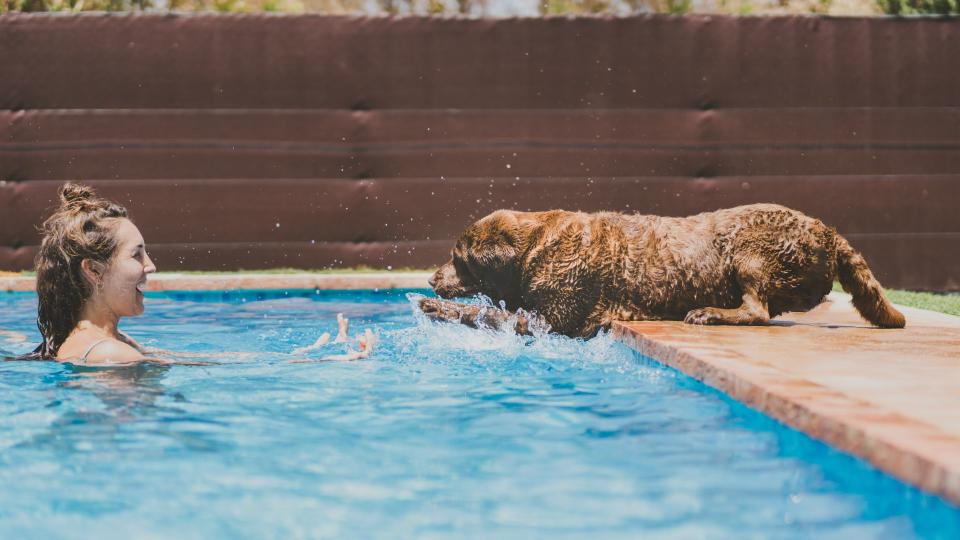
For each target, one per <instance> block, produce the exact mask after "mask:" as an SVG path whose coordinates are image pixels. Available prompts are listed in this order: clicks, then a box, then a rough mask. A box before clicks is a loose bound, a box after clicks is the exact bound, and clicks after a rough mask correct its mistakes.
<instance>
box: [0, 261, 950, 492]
mask: <svg viewBox="0 0 960 540" xmlns="http://www.w3.org/2000/svg"><path fill="white" fill-rule="evenodd" d="M428 277H429V274H428V273H423V272H420V273H413V272H410V273H403V272H377V273H343V274H308V273H304V274H223V275H197V274H170V273H161V274H156V275H155V276H152V277H151V279H150V282H149V289H150V290H153V291H163V290H222V289H314V288H315V289H365V288H372V289H390V288H422V287H427V278H428ZM33 289H34V280H33V278H32V277H19V276H0V291H30V290H33ZM901 310H902V311H903V312H904V314H905V315H906V317H907V328H905V329H903V330H880V329H876V328H872V327H870V326H869V325H867V324H866V323H865V322H863V320H861V319H860V317H859V316H858V315H857V314H856V312H855V311H854V310H853V307H852V306H851V305H850V302H849V297H848V296H847V295H843V294H837V293H834V294H831V295H830V301H829V302H826V303H824V304H822V305H821V306H819V307H817V308H816V309H815V310H813V311H811V312H809V313H789V314H786V315H784V316H782V317H780V318H778V319H776V320H775V321H774V324H773V325H772V326H766V327H729V326H728V327H698V326H689V325H684V324H682V323H679V322H621V323H616V324H615V326H614V329H613V332H614V335H615V336H616V337H617V338H618V339H620V340H622V341H623V342H625V343H627V344H628V345H630V346H632V347H634V348H635V349H637V350H638V351H640V352H641V353H643V354H644V355H646V356H648V357H650V358H652V359H654V360H657V361H659V362H662V363H664V364H667V365H669V366H672V367H674V368H676V369H678V370H680V371H682V372H684V373H686V374H687V375H690V376H692V377H694V378H696V379H699V380H701V381H704V382H705V383H707V384H709V385H710V386H713V387H715V388H717V389H719V390H721V391H723V392H725V393H727V394H728V395H730V396H732V397H733V398H734V399H737V400H739V401H741V402H744V403H746V404H747V405H749V406H751V407H753V408H755V409H758V410H760V411H762V412H764V413H766V414H768V415H770V416H772V417H774V418H776V419H778V420H780V421H782V422H784V423H785V424H787V425H789V426H791V427H793V428H796V429H798V430H800V431H803V432H805V433H807V434H809V435H811V436H812V437H815V438H817V439H820V440H823V441H825V442H827V443H829V444H831V445H833V446H835V447H837V448H840V449H842V450H845V451H847V452H849V453H851V454H854V455H857V456H860V457H862V458H864V459H866V460H867V461H869V462H871V463H873V464H874V465H875V466H877V467H878V468H880V469H882V470H884V471H886V472H887V473H889V474H892V475H893V476H896V477H898V478H900V479H901V480H903V481H905V482H908V483H910V484H913V485H915V486H918V487H920V488H921V489H924V490H926V491H929V492H932V493H936V494H938V495H941V496H943V497H945V498H946V499H948V500H950V501H952V502H953V503H954V504H957V505H960V318H958V317H951V316H949V315H942V314H939V313H933V312H930V311H924V310H918V309H911V308H905V307H901Z"/></svg>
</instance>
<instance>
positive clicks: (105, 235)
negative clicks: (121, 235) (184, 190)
mask: <svg viewBox="0 0 960 540" xmlns="http://www.w3.org/2000/svg"><path fill="white" fill-rule="evenodd" d="M58 193H59V195H60V206H59V207H58V208H57V209H56V210H55V211H54V213H53V215H51V216H50V217H49V218H47V220H46V221H44V222H43V226H42V227H41V232H42V234H43V241H42V242H41V243H40V251H39V252H38V253H37V257H36V261H35V267H36V271H37V297H38V298H37V299H38V302H39V305H38V307H37V327H38V328H39V329H40V335H41V336H43V342H42V343H40V345H39V346H38V347H37V348H36V350H34V351H33V353H32V354H31V355H29V356H32V357H34V358H37V359H53V358H56V356H57V351H58V350H59V349H60V345H62V344H63V342H64V341H65V340H66V339H67V336H69V335H70V332H72V331H73V329H74V328H75V327H76V326H77V322H78V321H79V320H80V314H81V310H82V309H83V303H84V302H85V301H86V300H87V299H88V298H90V295H91V293H92V292H93V290H94V288H95V287H96V285H95V284H93V283H90V281H89V280H88V279H86V278H85V277H84V275H83V270H82V269H81V267H80V264H81V263H82V262H83V260H84V259H89V260H90V261H93V262H95V263H99V264H98V265H96V267H98V268H106V267H107V266H108V265H109V264H110V261H111V259H112V258H113V254H114V252H115V251H116V249H117V239H116V225H117V224H116V221H115V220H116V219H118V218H125V217H127V209H126V208H124V207H122V206H120V205H119V204H116V203H113V202H111V201H108V200H106V199H102V198H100V197H99V196H97V194H96V193H95V192H94V191H93V189H92V188H90V187H89V186H84V185H82V184H75V183H72V182H68V183H66V184H64V185H63V186H61V187H60V190H59V192H58Z"/></svg>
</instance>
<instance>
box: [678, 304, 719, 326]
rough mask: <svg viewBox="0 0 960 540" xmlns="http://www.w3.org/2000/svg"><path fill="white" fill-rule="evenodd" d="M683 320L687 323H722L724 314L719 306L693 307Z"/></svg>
mask: <svg viewBox="0 0 960 540" xmlns="http://www.w3.org/2000/svg"><path fill="white" fill-rule="evenodd" d="M683 322H685V323H687V324H721V323H722V322H723V314H722V313H721V312H720V310H718V309H717V308H710V307H707V308H700V309H693V310H690V312H689V313H687V316H686V317H684V318H683Z"/></svg>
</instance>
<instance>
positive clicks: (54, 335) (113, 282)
mask: <svg viewBox="0 0 960 540" xmlns="http://www.w3.org/2000/svg"><path fill="white" fill-rule="evenodd" d="M59 195H60V207H59V208H58V209H57V210H56V211H55V212H54V213H53V215H51V216H50V217H49V218H48V219H47V220H46V221H45V222H44V223H43V228H42V232H43V241H42V242H41V244H40V251H39V252H38V253H37V258H36V270H37V296H38V300H39V306H38V309H37V326H38V327H39V329H40V334H41V335H42V336H43V342H42V343H41V344H40V346H39V347H37V349H36V350H35V351H34V353H33V355H31V356H32V357H34V358H40V359H49V360H60V361H66V360H70V361H73V362H81V363H87V364H127V363H136V362H141V361H144V360H148V358H147V357H146V354H151V355H155V354H156V353H161V354H162V353H163V351H147V350H146V349H145V348H144V347H142V346H141V345H140V344H138V343H137V342H136V341H134V340H133V339H132V338H130V337H129V336H127V335H126V334H124V333H123V332H121V331H120V330H119V329H118V327H117V326H118V323H119V322H120V319H121V318H123V317H134V316H137V315H140V314H142V313H143V309H144V308H143V293H144V291H145V290H146V285H147V279H148V276H149V275H150V274H152V273H154V272H156V270H157V267H156V266H155V265H154V264H153V261H152V260H150V256H149V255H148V254H147V250H146V245H145V244H144V240H143V236H142V235H141V234H140V231H139V230H138V229H137V227H136V225H134V224H133V222H132V221H130V219H129V218H128V217H127V210H126V209H125V208H124V207H122V206H120V205H118V204H116V203H113V202H110V201H108V200H106V199H102V198H100V197H98V196H97V195H96V194H95V193H94V191H93V189H91V188H89V187H87V186H83V185H80V184H74V183H67V184H64V185H63V186H62V187H61V188H60V190H59ZM341 319H342V318H341ZM346 331H347V328H346V319H342V322H341V329H340V336H338V338H339V339H346V336H345V334H346ZM341 336H342V337H341ZM328 339H329V338H328ZM321 341H323V338H322V337H321V340H319V341H318V342H317V344H315V346H314V347H311V348H307V349H306V350H311V349H312V348H316V347H319V346H322V345H323V344H325V343H326V341H323V343H321ZM373 341H374V339H373V336H372V334H370V333H369V332H368V333H367V335H366V336H365V337H362V338H359V339H358V343H359V344H360V347H361V350H360V351H351V353H350V354H347V355H342V356H339V357H329V358H327V359H332V360H354V359H358V358H365V357H366V356H368V355H369V353H370V351H371V350H372V346H373ZM304 352H305V351H304ZM191 356H195V355H191ZM149 360H150V361H154V362H160V363H196V362H171V361H169V360H164V359H157V358H155V357H151V358H149ZM321 360H323V359H321Z"/></svg>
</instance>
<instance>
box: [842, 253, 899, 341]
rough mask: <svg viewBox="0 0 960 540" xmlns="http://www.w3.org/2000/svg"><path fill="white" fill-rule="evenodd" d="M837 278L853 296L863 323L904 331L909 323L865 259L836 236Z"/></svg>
mask: <svg viewBox="0 0 960 540" xmlns="http://www.w3.org/2000/svg"><path fill="white" fill-rule="evenodd" d="M836 250H837V277H838V278H839V279H840V285H842V286H843V290H845V291H847V292H848V293H850V294H851V295H852V296H853V306H854V307H856V308H857V311H859V312H860V315H862V316H863V318H864V319H866V320H868V321H870V323H871V324H874V325H876V326H879V327H881V328H903V327H904V326H905V325H906V322H907V321H906V319H905V318H904V317H903V313H900V312H899V311H897V310H896V309H895V308H894V307H893V305H891V304H890V301H889V300H887V297H886V295H884V294H883V288H881V287H880V282H878V281H877V278H875V277H873V272H871V271H870V268H869V267H867V261H865V260H863V255H860V253H859V252H858V251H857V250H855V249H853V247H852V246H851V245H850V243H849V242H847V240H846V239H845V238H844V237H842V236H840V235H839V234H837V235H836Z"/></svg>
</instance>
